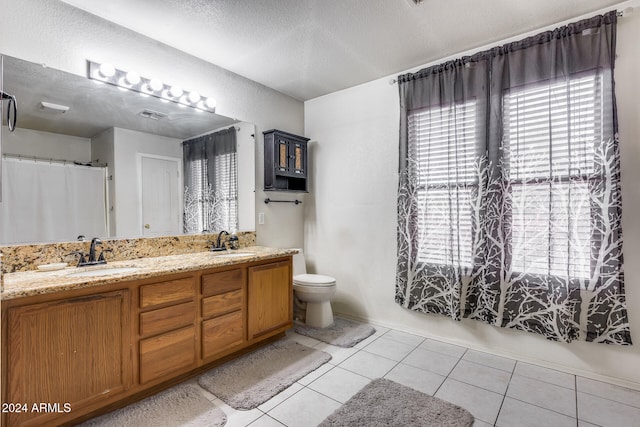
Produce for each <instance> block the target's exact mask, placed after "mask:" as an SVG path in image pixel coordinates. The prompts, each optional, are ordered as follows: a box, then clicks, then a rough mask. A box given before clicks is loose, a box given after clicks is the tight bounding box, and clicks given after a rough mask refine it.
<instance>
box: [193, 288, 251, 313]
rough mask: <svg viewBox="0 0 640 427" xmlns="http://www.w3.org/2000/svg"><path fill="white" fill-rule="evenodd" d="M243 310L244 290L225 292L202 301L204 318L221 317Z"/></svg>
mask: <svg viewBox="0 0 640 427" xmlns="http://www.w3.org/2000/svg"><path fill="white" fill-rule="evenodd" d="M241 309H242V290H241V289H238V290H237V291H231V292H225V293H224V294H220V295H214V296H211V297H207V298H203V299H202V317H213V316H220V315H222V314H225V313H231V312H233V311H238V310H241Z"/></svg>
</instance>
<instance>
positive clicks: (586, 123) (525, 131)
mask: <svg viewBox="0 0 640 427" xmlns="http://www.w3.org/2000/svg"><path fill="white" fill-rule="evenodd" d="M599 81H600V79H599V78H597V77H596V76H595V75H593V74H592V75H589V76H584V77H580V78H574V79H570V80H568V81H566V82H565V81H563V82H560V83H548V84H543V85H536V86H534V87H529V88H523V89H517V90H511V91H510V92H509V93H508V94H507V95H505V97H504V113H503V114H504V146H505V149H506V150H505V166H506V167H505V169H506V171H508V172H507V177H506V179H508V180H509V181H510V188H511V195H512V220H511V234H512V264H513V265H512V269H513V271H515V272H519V273H526V274H541V275H545V276H558V277H565V278H588V277H590V235H591V225H590V218H591V213H590V197H589V185H590V184H589V182H590V181H589V179H590V178H589V177H590V176H592V174H593V172H594V166H593V165H594V158H593V156H594V150H595V148H596V147H597V146H598V145H599V144H600V142H601V140H602V129H601V128H602V126H601V116H602V111H601V103H600V101H599V100H600V99H601V96H600V92H601V88H600V86H601V85H600V83H599Z"/></svg>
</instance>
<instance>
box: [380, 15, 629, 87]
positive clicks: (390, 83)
mask: <svg viewBox="0 0 640 427" xmlns="http://www.w3.org/2000/svg"><path fill="white" fill-rule="evenodd" d="M632 14H633V7H631V6H629V7H626V8H625V9H624V10H623V11H617V12H616V15H617V16H618V18H626V17H628V16H631V15H632ZM596 15H597V14H596ZM574 19H578V18H574ZM578 20H579V19H578ZM555 25H556V26H559V27H561V26H562V25H563V24H555ZM564 25H566V24H564ZM539 31H541V32H542V31H545V30H544V29H541V30H539ZM527 34H528V33H527ZM518 37H519V36H518ZM523 37H527V36H526V35H523ZM501 44H502V43H501V42H497V43H495V45H496V46H498V45H501ZM479 50H482V48H480V49H479ZM461 55H462V56H465V55H464V52H463V53H462V54H461ZM454 56H460V54H459V55H453V56H450V57H454ZM444 61H446V59H445V60H444ZM432 63H433V64H435V63H436V62H435V61H433V62H432ZM421 68H424V66H422V67H421ZM407 72H411V71H407ZM396 83H398V79H391V80H389V85H391V86H392V85H394V84H396Z"/></svg>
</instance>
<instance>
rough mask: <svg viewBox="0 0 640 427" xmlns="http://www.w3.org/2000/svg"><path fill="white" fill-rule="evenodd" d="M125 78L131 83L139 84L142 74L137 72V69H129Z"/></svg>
mask: <svg viewBox="0 0 640 427" xmlns="http://www.w3.org/2000/svg"><path fill="white" fill-rule="evenodd" d="M125 80H126V82H127V83H129V84H130V85H137V84H138V83H140V74H138V73H136V72H135V71H129V72H128V73H127V75H126V76H125Z"/></svg>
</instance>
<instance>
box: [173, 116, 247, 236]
mask: <svg viewBox="0 0 640 427" xmlns="http://www.w3.org/2000/svg"><path fill="white" fill-rule="evenodd" d="M182 147H183V162H184V185H185V188H184V232H185V233H201V232H207V231H209V232H213V231H221V230H229V231H234V232H235V231H236V230H237V229H238V156H237V153H238V149H237V142H236V129H235V127H230V128H228V129H225V130H222V131H218V132H214V133H211V134H208V135H204V136H200V137H197V138H194V139H190V140H188V141H184V142H183V145H182Z"/></svg>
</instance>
